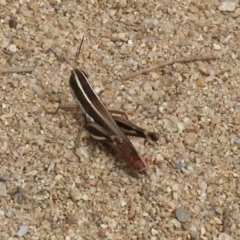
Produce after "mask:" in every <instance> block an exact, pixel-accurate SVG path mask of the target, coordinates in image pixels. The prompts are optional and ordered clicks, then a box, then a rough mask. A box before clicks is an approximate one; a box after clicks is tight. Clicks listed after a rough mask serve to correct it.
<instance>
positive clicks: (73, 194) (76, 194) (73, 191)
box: [70, 188, 82, 202]
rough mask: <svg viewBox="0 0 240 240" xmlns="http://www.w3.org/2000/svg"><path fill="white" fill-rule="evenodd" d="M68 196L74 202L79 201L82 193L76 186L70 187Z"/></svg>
mask: <svg viewBox="0 0 240 240" xmlns="http://www.w3.org/2000/svg"><path fill="white" fill-rule="evenodd" d="M70 196H71V198H72V200H73V201H74V202H76V201H79V200H80V199H81V198H82V194H81V192H80V191H79V189H78V188H72V189H71V191H70Z"/></svg>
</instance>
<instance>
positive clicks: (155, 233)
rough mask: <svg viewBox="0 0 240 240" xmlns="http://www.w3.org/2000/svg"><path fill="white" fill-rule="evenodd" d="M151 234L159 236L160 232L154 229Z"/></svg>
mask: <svg viewBox="0 0 240 240" xmlns="http://www.w3.org/2000/svg"><path fill="white" fill-rule="evenodd" d="M151 233H152V235H153V236H156V235H158V231H157V230H156V229H154V228H152V230H151Z"/></svg>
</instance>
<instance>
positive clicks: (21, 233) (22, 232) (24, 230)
mask: <svg viewBox="0 0 240 240" xmlns="http://www.w3.org/2000/svg"><path fill="white" fill-rule="evenodd" d="M28 228H29V226H28V225H22V226H21V227H20V229H19V230H18V232H17V236H18V237H22V236H24V235H25V234H26V233H27V232H28Z"/></svg>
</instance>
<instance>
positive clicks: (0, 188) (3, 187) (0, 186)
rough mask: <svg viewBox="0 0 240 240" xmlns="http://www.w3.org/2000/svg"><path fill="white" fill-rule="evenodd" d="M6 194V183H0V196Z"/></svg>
mask: <svg viewBox="0 0 240 240" xmlns="http://www.w3.org/2000/svg"><path fill="white" fill-rule="evenodd" d="M6 196H7V189H6V184H4V183H0V197H6Z"/></svg>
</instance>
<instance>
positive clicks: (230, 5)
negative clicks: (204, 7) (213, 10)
mask: <svg viewBox="0 0 240 240" xmlns="http://www.w3.org/2000/svg"><path fill="white" fill-rule="evenodd" d="M237 4H238V0H228V1H224V2H222V3H221V4H220V5H219V6H218V10H219V11H221V12H233V11H235V9H236V7H237Z"/></svg>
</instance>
